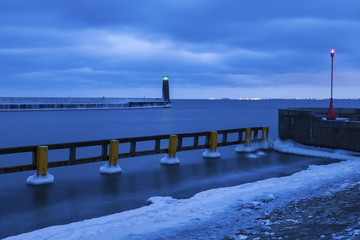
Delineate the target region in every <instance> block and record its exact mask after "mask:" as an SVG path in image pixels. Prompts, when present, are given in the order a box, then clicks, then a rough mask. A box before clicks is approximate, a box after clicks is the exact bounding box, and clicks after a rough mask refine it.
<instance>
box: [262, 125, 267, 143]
mask: <svg viewBox="0 0 360 240" xmlns="http://www.w3.org/2000/svg"><path fill="white" fill-rule="evenodd" d="M268 138H269V128H268V127H263V128H262V136H261V139H262V140H263V141H265V140H268Z"/></svg>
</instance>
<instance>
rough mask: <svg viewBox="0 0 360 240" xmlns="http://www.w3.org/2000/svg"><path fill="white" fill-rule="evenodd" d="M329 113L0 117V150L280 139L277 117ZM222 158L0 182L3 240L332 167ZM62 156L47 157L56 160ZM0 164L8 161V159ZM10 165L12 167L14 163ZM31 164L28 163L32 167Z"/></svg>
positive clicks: (263, 108)
mask: <svg viewBox="0 0 360 240" xmlns="http://www.w3.org/2000/svg"><path fill="white" fill-rule="evenodd" d="M334 105H335V107H358V106H360V101H358V100H335V102H334ZM288 107H328V101H314V100H306V101H303V100H301V101H300V100H268V101H230V100H223V101H207V100H174V101H173V107H172V108H169V109H146V110H98V111H95V110H89V111H54V112H52V111H49V112H41V111H38V112H0V122H1V124H0V126H1V139H0V147H10V146H25V145H34V144H46V143H57V142H72V141H84V140H96V139H108V138H115V137H116V138H118V137H132V136H146V135H152V134H171V133H180V132H197V131H208V130H216V129H229V128H242V127H256V126H269V127H270V136H271V138H273V139H275V138H276V136H277V110H278V108H288ZM219 151H220V152H221V154H222V158H221V159H218V160H204V159H202V157H201V153H202V151H200V150H199V151H188V152H180V153H178V157H179V158H180V161H181V164H180V165H178V166H162V165H160V163H159V160H160V158H161V157H162V155H152V156H146V157H137V158H129V159H121V160H120V161H119V163H120V165H121V167H122V168H123V173H122V174H121V175H116V176H103V175H100V174H99V172H98V169H99V167H100V166H102V165H103V163H93V164H85V165H79V166H73V167H60V168H52V169H49V172H50V173H52V174H53V175H54V176H55V183H54V184H52V185H47V186H40V187H33V186H27V185H26V184H25V180H26V178H27V177H28V176H29V175H31V174H32V172H20V173H13V174H2V175H0V201H1V203H2V204H1V205H0V238H2V237H5V236H10V235H15V234H19V233H22V232H27V231H31V230H35V229H39V228H43V227H46V226H50V225H58V224H65V223H69V222H73V221H80V220H83V219H87V218H92V217H98V216H104V215H107V214H111V213H116V212H120V211H124V210H128V209H133V208H136V207H140V206H143V205H144V204H145V201H146V199H147V198H149V197H151V196H156V195H161V196H173V197H176V198H187V197H191V196H192V195H194V194H195V193H197V192H199V191H203V190H206V189H210V188H214V187H224V186H232V185H237V184H241V183H246V182H252V181H256V180H260V179H266V178H269V177H278V176H285V175H289V174H291V173H294V172H297V171H300V170H302V169H306V168H307V166H308V165H309V164H327V163H329V162H331V160H329V159H322V158H309V157H306V158H305V157H299V156H292V155H284V154H280V153H276V152H273V151H268V152H266V154H267V155H266V156H263V157H260V158H258V159H248V158H246V156H245V155H244V154H236V153H235V152H234V146H232V147H223V148H220V149H219ZM56 155H61V153H53V154H52V155H51V154H50V153H49V156H50V158H51V157H54V158H56ZM5 158H8V159H4V156H3V157H2V159H0V160H2V161H9V159H12V158H11V157H10V156H9V157H8V156H5ZM11 161H12V160H11ZM29 161H31V160H30V159H29Z"/></svg>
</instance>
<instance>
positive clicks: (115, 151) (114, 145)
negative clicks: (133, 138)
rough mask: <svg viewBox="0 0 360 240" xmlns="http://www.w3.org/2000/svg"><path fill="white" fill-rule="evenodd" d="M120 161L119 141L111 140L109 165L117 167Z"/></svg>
mask: <svg viewBox="0 0 360 240" xmlns="http://www.w3.org/2000/svg"><path fill="white" fill-rule="evenodd" d="M118 159H119V141H118V140H110V149H109V164H111V165H117V163H118Z"/></svg>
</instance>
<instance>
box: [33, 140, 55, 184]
mask: <svg viewBox="0 0 360 240" xmlns="http://www.w3.org/2000/svg"><path fill="white" fill-rule="evenodd" d="M47 167H48V146H38V147H37V151H36V173H35V174H34V175H31V176H30V177H28V178H27V179H26V183H27V184H30V185H42V184H48V183H53V182H54V176H53V175H51V174H50V173H48V172H47Z"/></svg>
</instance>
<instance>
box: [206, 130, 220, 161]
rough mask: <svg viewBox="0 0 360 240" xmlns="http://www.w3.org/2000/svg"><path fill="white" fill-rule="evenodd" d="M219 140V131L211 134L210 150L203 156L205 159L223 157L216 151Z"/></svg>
mask: <svg viewBox="0 0 360 240" xmlns="http://www.w3.org/2000/svg"><path fill="white" fill-rule="evenodd" d="M217 139H218V133H217V131H212V132H210V146H209V149H206V150H205V152H203V154H202V155H203V157H204V158H219V157H220V156H221V155H220V153H219V151H217V150H216V148H217Z"/></svg>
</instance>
